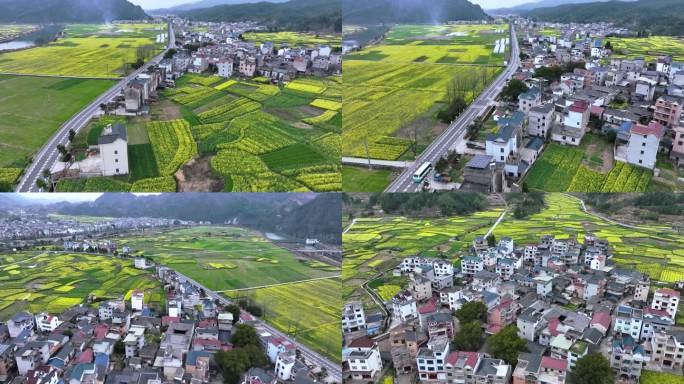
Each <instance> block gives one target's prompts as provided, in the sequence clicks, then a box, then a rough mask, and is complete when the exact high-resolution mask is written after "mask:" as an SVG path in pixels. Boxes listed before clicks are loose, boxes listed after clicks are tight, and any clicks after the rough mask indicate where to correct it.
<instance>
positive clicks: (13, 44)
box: [0, 40, 36, 52]
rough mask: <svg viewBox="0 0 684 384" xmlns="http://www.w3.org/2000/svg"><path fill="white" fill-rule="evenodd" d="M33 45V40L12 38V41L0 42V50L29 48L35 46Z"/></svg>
mask: <svg viewBox="0 0 684 384" xmlns="http://www.w3.org/2000/svg"><path fill="white" fill-rule="evenodd" d="M35 45H36V44H35V43H34V42H33V41H22V40H13V41H8V42H6V43H0V52H2V51H14V50H16V49H25V48H31V47H35Z"/></svg>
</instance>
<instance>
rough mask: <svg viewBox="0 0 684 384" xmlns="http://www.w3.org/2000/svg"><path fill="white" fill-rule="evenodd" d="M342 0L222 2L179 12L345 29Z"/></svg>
mask: <svg viewBox="0 0 684 384" xmlns="http://www.w3.org/2000/svg"><path fill="white" fill-rule="evenodd" d="M340 8H341V6H340V0H290V1H286V2H283V3H275V4H274V3H269V2H265V1H262V2H259V3H247V4H235V5H219V6H215V7H210V8H201V9H193V10H190V11H183V12H179V13H178V15H179V16H182V17H186V18H188V19H191V20H196V21H241V20H252V21H256V22H259V23H262V24H265V25H266V26H267V27H268V28H269V29H271V30H282V31H320V32H324V31H335V32H341V31H342V14H341V12H340Z"/></svg>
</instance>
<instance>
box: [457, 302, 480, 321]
mask: <svg viewBox="0 0 684 384" xmlns="http://www.w3.org/2000/svg"><path fill="white" fill-rule="evenodd" d="M456 318H457V319H458V321H459V322H460V323H461V324H467V323H471V322H478V321H479V322H484V321H486V320H487V306H486V305H485V304H484V303H483V302H481V301H469V302H467V303H465V304H463V306H462V307H461V309H459V310H458V311H456Z"/></svg>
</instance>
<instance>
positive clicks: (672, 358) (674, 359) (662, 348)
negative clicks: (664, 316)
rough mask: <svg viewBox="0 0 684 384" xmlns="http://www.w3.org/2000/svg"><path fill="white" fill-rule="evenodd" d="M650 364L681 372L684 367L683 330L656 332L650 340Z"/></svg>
mask: <svg viewBox="0 0 684 384" xmlns="http://www.w3.org/2000/svg"><path fill="white" fill-rule="evenodd" d="M651 364H655V365H657V366H658V367H659V368H661V369H667V370H672V371H679V372H681V370H682V367H684V332H683V331H681V330H674V329H671V330H668V331H661V332H656V333H655V334H654V335H653V339H652V340H651Z"/></svg>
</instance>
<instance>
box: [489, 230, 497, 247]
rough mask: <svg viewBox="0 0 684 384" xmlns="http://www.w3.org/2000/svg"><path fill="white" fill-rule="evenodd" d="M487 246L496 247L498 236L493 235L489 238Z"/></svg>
mask: <svg viewBox="0 0 684 384" xmlns="http://www.w3.org/2000/svg"><path fill="white" fill-rule="evenodd" d="M487 245H488V246H490V247H493V246H495V245H496V236H494V234H493V233H492V234H491V235H489V236H488V237H487Z"/></svg>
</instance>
